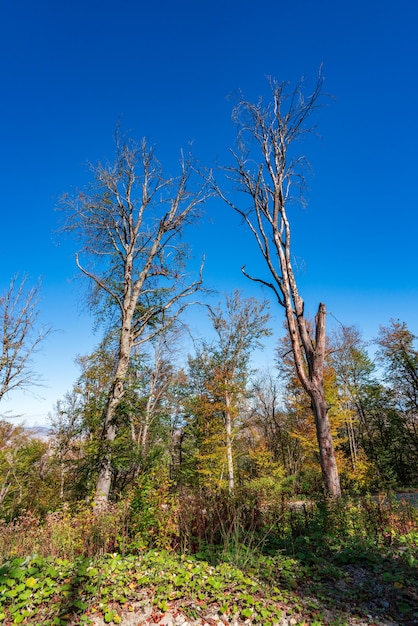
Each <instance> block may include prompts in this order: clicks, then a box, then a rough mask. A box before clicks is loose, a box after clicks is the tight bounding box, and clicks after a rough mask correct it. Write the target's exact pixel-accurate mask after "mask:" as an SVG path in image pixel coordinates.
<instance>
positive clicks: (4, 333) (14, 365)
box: [0, 275, 52, 401]
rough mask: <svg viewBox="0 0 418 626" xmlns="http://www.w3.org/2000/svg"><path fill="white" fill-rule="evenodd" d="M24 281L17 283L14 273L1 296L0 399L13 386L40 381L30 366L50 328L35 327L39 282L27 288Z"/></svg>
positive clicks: (30, 384) (13, 388)
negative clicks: (35, 285)
mask: <svg viewBox="0 0 418 626" xmlns="http://www.w3.org/2000/svg"><path fill="white" fill-rule="evenodd" d="M26 283H27V277H26V276H24V277H23V278H22V280H21V281H20V282H19V281H18V276H17V275H15V276H14V277H13V279H12V281H11V283H10V286H9V288H8V290H7V292H6V293H5V294H4V295H2V296H0V324H1V347H0V350H1V355H0V401H1V399H2V398H3V396H5V395H6V394H8V393H10V392H11V391H13V390H15V389H25V390H27V389H28V388H30V387H32V386H34V385H39V384H41V382H40V377H39V375H38V374H37V373H36V372H34V371H33V369H32V357H33V355H34V354H35V353H36V352H37V350H38V349H39V347H40V345H41V343H42V342H43V341H44V340H45V339H46V338H47V337H48V335H49V334H50V333H51V332H52V330H51V328H50V327H47V326H41V327H40V328H37V321H38V315H39V311H38V303H39V289H40V285H38V286H37V287H32V288H30V289H27V288H26Z"/></svg>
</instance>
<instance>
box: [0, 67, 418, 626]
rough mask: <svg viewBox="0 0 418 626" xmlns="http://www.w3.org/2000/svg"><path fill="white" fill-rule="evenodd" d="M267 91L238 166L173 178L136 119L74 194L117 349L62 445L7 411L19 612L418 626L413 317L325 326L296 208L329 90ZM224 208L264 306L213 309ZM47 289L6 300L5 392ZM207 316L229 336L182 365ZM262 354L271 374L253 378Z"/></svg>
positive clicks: (2, 490)
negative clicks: (195, 229) (132, 130)
mask: <svg viewBox="0 0 418 626" xmlns="http://www.w3.org/2000/svg"><path fill="white" fill-rule="evenodd" d="M270 86H271V101H270V102H268V103H265V102H263V101H259V102H257V103H253V102H249V101H246V100H245V99H243V98H242V99H241V100H239V102H238V103H237V104H236V106H235V108H234V110H233V121H234V123H235V125H236V128H237V142H236V146H235V147H234V148H233V149H232V150H231V158H232V165H228V166H227V167H224V168H221V169H220V170H219V171H217V170H216V171H215V170H213V169H211V168H206V167H202V166H201V165H200V164H198V163H196V162H195V161H194V160H193V157H192V156H191V155H188V154H184V153H183V154H182V157H181V160H180V163H179V171H178V173H177V174H176V175H172V174H171V173H169V174H168V173H165V172H164V171H163V168H162V166H161V165H160V163H159V161H158V159H157V156H156V154H155V153H154V150H153V148H152V147H150V146H149V145H148V144H147V142H146V141H145V140H143V141H141V142H139V143H136V142H135V141H134V140H133V139H131V138H127V137H126V136H125V135H124V134H123V133H122V132H121V130H120V129H119V128H118V129H117V131H116V133H115V156H114V159H113V160H112V161H109V162H108V163H98V164H97V165H95V166H94V168H93V170H92V181H91V184H90V185H89V186H88V187H86V188H85V189H83V190H82V191H79V192H76V193H75V194H73V195H71V194H68V195H65V196H64V197H63V198H62V200H61V203H60V206H59V214H60V216H61V217H62V229H61V233H62V236H63V237H70V238H73V240H74V241H76V242H77V245H78V246H79V252H78V253H77V256H76V261H75V263H76V265H77V268H78V271H79V272H80V274H81V275H82V276H83V277H84V280H85V285H86V292H85V293H86V299H87V300H88V305H89V307H90V310H91V311H92V313H93V315H94V318H95V323H96V325H97V328H99V329H100V341H99V342H98V345H97V347H96V349H95V350H94V351H93V352H92V353H90V354H84V355H81V356H79V357H78V359H77V363H78V366H79V376H78V378H77V380H76V381H75V383H74V385H73V387H72V389H70V390H69V391H68V392H67V393H66V395H65V396H64V397H63V398H62V399H60V400H59V401H58V402H57V403H56V405H55V407H54V409H53V411H52V413H51V415H50V430H49V434H48V436H47V437H46V438H39V437H36V436H33V435H32V434H31V433H30V432H29V431H28V430H27V429H25V427H24V426H21V425H18V424H16V423H14V422H12V421H10V420H1V421H0V556H1V559H0V560H1V562H2V566H1V567H0V591H1V592H2V599H1V600H0V620H2V621H3V623H6V624H15V623H16V624H17V623H24V624H35V623H36V624H38V623H39V624H58V625H59V624H70V623H71V624H73V623H74V624H75V623H102V622H100V621H97V620H103V621H104V623H128V621H127V619H128V618H127V617H126V615H127V614H128V613H129V612H131V613H134V614H136V615H137V621H136V622H135V623H140V621H139V611H140V608H141V607H144V606H148V605H149V606H151V607H152V608H151V609H150V611H151V612H149V613H147V615H146V617H144V619H143V620H142V621H143V622H145V620H148V621H147V622H146V623H156V624H157V623H165V624H167V623H171V622H167V621H165V622H164V621H161V622H160V620H162V619H163V616H164V615H165V614H168V613H170V614H171V615H174V617H175V616H176V615H178V614H181V615H184V616H185V617H184V621H183V622H182V621H176V622H174V621H173V622H172V623H178V624H181V623H185V624H186V623H202V624H204V623H206V624H212V623H217V624H223V623H235V624H241V623H258V624H281V625H282V626H287V625H294V624H298V623H300V624H312V625H314V624H315V625H317V626H318V625H320V624H344V623H346V624H379V625H380V624H386V625H387V624H411V625H412V624H414V623H416V620H418V601H417V600H418V598H417V582H418V579H417V572H416V565H417V563H418V551H417V547H418V532H417V530H416V520H417V511H416V508H415V507H414V503H415V505H416V494H417V491H416V490H417V488H418V463H417V459H418V347H417V343H416V342H417V337H416V336H415V335H414V333H413V329H410V328H408V326H407V324H406V323H405V322H403V321H401V320H399V319H393V320H389V321H386V320H382V326H381V327H380V332H379V334H378V336H377V337H375V339H374V340H373V341H372V342H370V341H368V342H366V341H365V340H364V339H363V337H362V334H361V330H360V329H358V328H357V327H355V326H344V325H343V324H338V325H337V326H336V327H334V328H333V330H332V332H329V333H327V331H326V317H327V311H326V306H325V304H324V303H322V302H321V303H320V304H319V306H318V310H317V313H316V315H314V316H310V315H309V314H308V312H307V311H306V310H305V303H304V300H303V297H302V294H301V293H300V290H299V285H298V273H297V271H296V270H295V268H294V256H293V255H294V251H293V248H292V246H291V233H293V231H294V230H297V229H298V228H299V227H300V225H299V224H298V223H297V222H295V221H293V219H292V206H293V204H294V202H295V201H296V200H297V199H299V198H300V195H301V193H302V191H303V183H304V177H305V171H306V165H307V162H306V159H305V157H304V156H303V154H302V153H301V152H300V149H301V141H302V140H303V139H304V138H305V136H306V135H307V134H308V135H309V134H310V133H311V132H312V127H311V118H312V117H313V116H314V115H315V114H316V110H317V109H318V107H319V106H320V102H321V98H322V77H321V76H319V78H318V82H317V84H316V86H315V88H314V90H313V91H312V93H308V94H306V93H304V91H303V85H297V86H296V87H295V88H294V89H290V88H289V86H288V85H287V84H279V83H276V82H275V81H273V80H272V81H271V85H270ZM214 197H215V198H217V199H218V200H219V201H220V202H222V203H224V204H225V210H231V211H234V212H235V213H237V214H238V215H239V216H240V218H241V222H242V225H241V227H242V229H245V230H246V231H247V232H248V233H250V235H251V237H252V240H253V244H254V248H253V250H251V251H249V253H248V256H249V263H248V269H247V267H244V268H243V269H242V271H243V273H244V275H245V276H247V278H248V281H249V282H250V283H251V284H252V285H253V288H254V294H255V295H254V296H252V297H245V296H244V295H243V294H242V293H241V292H240V291H239V290H234V291H232V292H231V293H228V294H226V295H224V296H222V295H220V296H219V302H218V304H217V305H213V304H211V303H210V302H211V301H209V300H208V298H207V293H206V291H205V284H204V260H202V263H201V265H200V267H197V268H194V270H193V269H191V267H190V258H191V254H190V250H189V247H188V245H187V229H188V228H190V227H191V226H192V225H193V224H194V223H195V222H196V221H197V220H199V219H201V217H202V214H203V213H204V210H205V204H206V203H207V201H208V200H209V199H210V198H214ZM251 255H261V257H262V259H263V260H264V262H265V273H264V274H263V275H256V276H254V275H252V274H251V269H250V265H251V264H250V260H251ZM40 289H41V287H36V288H32V289H28V288H27V285H26V281H25V279H23V280H20V279H19V277H17V276H16V277H14V278H13V279H12V281H11V284H10V288H9V290H8V291H7V292H5V293H4V294H3V295H1V296H0V320H1V325H2V331H3V332H2V356H1V361H0V402H1V399H2V398H3V397H4V396H6V395H7V394H10V393H13V391H14V390H15V389H18V388H27V387H30V386H31V384H33V383H34V382H35V381H36V379H37V375H38V373H37V372H33V369H32V357H33V355H34V352H35V351H36V349H37V347H38V345H39V344H40V343H41V342H43V341H44V340H45V339H46V338H47V336H48V334H49V332H50V331H51V329H49V328H45V327H39V326H38V319H37V314H38V298H39V291H40ZM266 294H268V296H269V297H268V298H266ZM320 297H321V294H318V298H320ZM273 304H274V306H279V308H280V310H281V311H282V312H283V325H284V326H283V329H282V328H280V329H277V328H273V327H272V326H273V324H272V317H271V313H270V310H271V307H272V306H273ZM191 308H198V310H199V315H201V316H204V317H205V318H206V322H207V326H208V328H210V333H208V336H207V338H205V339H204V340H197V339H196V340H194V341H192V345H193V351H191V352H190V353H189V354H188V356H187V358H185V359H180V358H179V355H180V354H182V353H183V351H184V350H183V347H182V346H183V345H184V344H185V343H187V342H188V341H189V331H188V328H187V324H186V321H185V319H186V318H185V316H186V314H187V312H188V311H189V310H190V309H191ZM282 330H284V332H282ZM279 335H280V337H281V338H280V339H278V337H279ZM266 342H274V344H275V345H276V349H275V358H274V361H273V362H271V363H266V364H265V366H263V367H256V366H255V365H254V362H253V355H254V353H255V351H257V350H258V351H259V350H260V349H262V347H263V346H264V345H265V344H266ZM189 343H190V342H189ZM144 590H146V591H144ZM147 594H148V595H147ZM141 610H142V609H141ZM174 617H173V620H174ZM186 619H187V620H189V621H186ZM94 620H96V621H94ZM193 620H194V621H193ZM199 620H200V621H199ZM211 620H212V621H211ZM129 623H134V622H133V621H132V622H129Z"/></svg>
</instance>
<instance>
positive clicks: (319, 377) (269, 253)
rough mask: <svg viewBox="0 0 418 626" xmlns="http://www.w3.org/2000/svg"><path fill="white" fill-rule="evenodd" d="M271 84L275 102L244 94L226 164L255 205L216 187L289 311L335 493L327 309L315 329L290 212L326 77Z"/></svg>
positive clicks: (326, 477)
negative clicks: (311, 83)
mask: <svg viewBox="0 0 418 626" xmlns="http://www.w3.org/2000/svg"><path fill="white" fill-rule="evenodd" d="M270 84H271V90H272V101H271V102H269V103H268V104H264V102H263V101H262V100H260V101H259V102H258V103H257V104H253V103H251V102H248V101H246V100H244V99H241V100H240V101H239V102H238V104H237V105H236V106H235V108H234V111H233V121H234V122H235V123H236V124H237V127H238V149H237V150H236V151H232V153H233V156H234V159H235V165H233V166H232V167H228V168H226V169H227V174H228V178H229V179H230V180H232V181H233V182H234V183H235V185H236V186H237V189H238V191H241V192H243V193H244V194H245V196H246V198H247V200H245V204H247V202H248V197H249V198H250V208H248V209H247V207H246V206H245V208H242V205H240V204H239V203H238V201H237V200H235V199H233V200H231V196H230V195H229V194H226V193H225V192H224V191H223V190H222V189H221V188H220V187H219V186H218V185H217V184H215V188H216V191H217V193H218V194H219V195H220V196H221V197H222V198H223V200H224V201H225V202H226V203H227V204H228V205H229V206H230V207H232V208H233V209H234V211H236V212H237V213H238V214H239V215H240V216H241V217H242V219H243V221H244V223H245V224H246V226H247V227H248V229H249V230H250V232H251V233H252V235H253V236H254V239H255V241H256V243H257V245H258V248H259V250H260V252H261V255H262V257H263V258H264V260H265V263H266V265H267V268H268V270H269V273H270V278H269V279H266V278H262V277H254V276H252V275H250V274H248V273H247V271H246V269H245V267H243V268H242V271H243V273H244V274H245V276H247V277H248V278H249V279H251V280H253V281H256V282H258V283H261V284H262V285H265V286H267V287H268V288H269V289H271V290H272V291H273V292H274V294H275V297H276V298H277V301H278V302H279V304H280V305H281V306H282V307H283V308H284V310H285V315H286V320H287V327H288V331H289V336H290V341H291V347H292V353H293V359H294V363H295V367H296V372H297V375H298V377H299V380H300V382H301V384H302V385H303V388H304V389H305V391H306V392H307V394H308V395H309V397H310V399H311V403H312V410H313V415H314V419H315V425H316V434H317V438H318V445H319V453H320V462H321V469H322V477H323V483H324V486H325V490H326V492H327V493H328V494H329V495H331V496H335V497H337V496H339V495H340V494H341V490H340V482H339V476H338V470H337V464H336V460H335V453H334V446H333V441H332V436H331V428H330V423H329V418H328V407H327V403H326V400H325V395H324V383H323V371H324V358H325V318H326V309H325V304H323V303H320V304H319V307H318V312H317V314H316V317H315V324H314V325H311V326H312V329H311V327H310V325H309V324H308V323H307V319H306V317H305V310H304V301H303V299H302V297H301V295H300V293H299V289H298V285H297V281H296V277H295V272H294V269H293V266H292V249H291V226H290V221H289V215H288V209H289V205H290V201H291V200H292V199H294V198H293V197H292V196H293V189H294V188H298V189H299V191H300V190H301V184H302V182H303V167H304V165H306V159H305V157H303V156H298V155H296V156H295V144H296V143H297V142H298V141H299V140H300V139H302V138H303V136H304V135H306V134H307V133H311V132H312V131H313V128H312V127H310V126H309V125H308V122H309V118H310V117H311V115H312V114H313V112H314V111H315V110H316V109H317V108H318V107H319V106H320V103H319V98H320V95H321V89H322V77H321V75H320V76H319V78H318V81H317V83H316V86H315V88H314V90H313V92H312V93H311V94H310V95H308V96H307V97H305V96H304V94H303V91H302V82H301V83H299V85H298V86H297V87H296V89H294V90H293V91H290V92H289V90H288V86H287V84H285V83H283V84H278V83H277V82H276V81H274V80H271V82H270ZM235 197H236V196H235Z"/></svg>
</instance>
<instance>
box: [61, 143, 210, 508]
mask: <svg viewBox="0 0 418 626" xmlns="http://www.w3.org/2000/svg"><path fill="white" fill-rule="evenodd" d="M93 172H94V182H93V183H92V185H91V187H90V189H88V190H87V191H86V192H84V193H80V194H78V195H77V196H76V197H75V198H68V197H66V198H64V200H63V203H64V208H65V209H66V210H67V222H66V225H65V226H64V230H66V231H70V232H74V233H75V234H76V235H78V236H79V237H80V238H81V241H82V249H81V253H82V254H83V260H80V257H79V256H78V255H77V257H76V261H77V265H78V267H79V269H80V270H81V272H82V273H83V274H84V275H85V276H87V277H88V278H89V279H90V281H91V284H92V287H93V291H92V295H93V299H92V302H93V306H94V307H95V309H96V311H99V314H100V316H101V319H105V320H106V319H112V326H113V328H114V329H115V330H114V332H115V334H116V336H117V342H118V348H117V350H116V359H115V365H114V374H113V377H112V381H111V384H110V391H109V396H108V400H107V406H106V411H105V415H104V417H103V431H102V445H101V452H100V466H99V471H98V478H97V483H96V492H95V503H96V505H103V504H105V503H106V502H107V500H108V498H109V493H110V489H111V482H112V453H111V449H112V442H113V441H114V440H115V438H116V434H117V430H118V423H117V413H118V407H119V406H120V404H121V401H122V399H123V396H124V393H125V389H126V379H127V374H128V370H129V365H130V360H131V354H132V350H133V349H134V348H135V347H136V346H139V345H141V344H143V343H144V342H146V341H150V340H151V339H152V338H153V337H155V336H156V335H157V334H158V333H160V332H164V331H165V330H167V329H168V328H169V327H171V326H173V324H175V322H176V320H178V318H179V316H180V315H181V313H182V312H183V311H184V309H185V308H186V307H187V306H189V304H190V300H189V296H191V295H192V294H194V293H195V292H196V291H197V290H198V289H199V288H200V286H201V283H202V277H201V271H200V273H199V275H198V276H197V277H196V278H195V279H194V280H190V279H189V277H188V275H187V274H186V261H187V250H186V248H185V247H184V244H183V243H182V241H181V236H182V233H183V231H184V228H185V227H186V226H187V225H188V224H190V223H191V222H193V221H194V220H195V219H196V218H197V216H198V213H199V208H200V206H201V205H202V204H203V203H204V201H205V200H206V198H207V197H208V191H207V189H206V187H205V186H204V185H202V183H201V182H199V184H198V185H197V186H194V185H193V174H194V171H193V167H192V164H191V163H190V162H189V161H188V160H187V159H185V158H182V159H181V162H180V173H179V175H178V176H175V177H166V176H164V174H163V172H162V169H161V166H160V164H159V163H158V161H157V160H156V158H155V157H154V154H153V151H152V150H151V149H150V148H148V147H147V145H146V143H145V141H143V142H142V144H141V145H139V146H137V145H136V144H135V143H134V142H132V141H122V140H121V139H120V138H119V137H118V136H117V137H116V159H115V161H114V162H113V163H111V164H108V165H102V164H100V163H99V164H98V165H97V166H95V167H94V168H93ZM201 269H202V268H201Z"/></svg>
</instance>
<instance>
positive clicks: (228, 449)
mask: <svg viewBox="0 0 418 626" xmlns="http://www.w3.org/2000/svg"><path fill="white" fill-rule="evenodd" d="M225 431H226V458H227V464H228V491H229V493H230V494H232V493H233V492H234V486H235V485H234V460H233V456H232V416H231V400H230V397H229V393H228V392H226V393H225Z"/></svg>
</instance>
